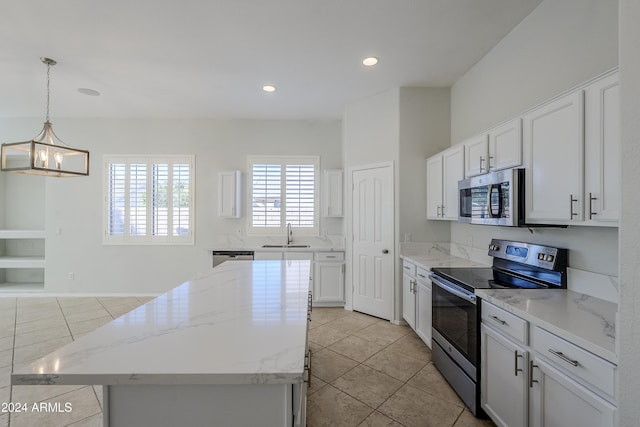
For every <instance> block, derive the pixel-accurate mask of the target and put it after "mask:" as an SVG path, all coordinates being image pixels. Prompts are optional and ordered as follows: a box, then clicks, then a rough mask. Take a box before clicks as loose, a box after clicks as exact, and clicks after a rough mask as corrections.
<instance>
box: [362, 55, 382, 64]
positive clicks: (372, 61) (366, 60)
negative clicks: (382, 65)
mask: <svg viewBox="0 0 640 427" xmlns="http://www.w3.org/2000/svg"><path fill="white" fill-rule="evenodd" d="M377 63H378V58H376V57H375V56H369V57H368V58H364V59H363V60H362V65H364V66H365V67H373V66H374V65H376V64H377Z"/></svg>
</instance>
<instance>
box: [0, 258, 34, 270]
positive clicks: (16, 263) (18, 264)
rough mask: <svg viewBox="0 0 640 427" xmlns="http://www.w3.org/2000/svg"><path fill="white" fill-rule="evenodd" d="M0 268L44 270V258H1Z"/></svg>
mask: <svg viewBox="0 0 640 427" xmlns="http://www.w3.org/2000/svg"><path fill="white" fill-rule="evenodd" d="M0 268H44V257H43V256H0Z"/></svg>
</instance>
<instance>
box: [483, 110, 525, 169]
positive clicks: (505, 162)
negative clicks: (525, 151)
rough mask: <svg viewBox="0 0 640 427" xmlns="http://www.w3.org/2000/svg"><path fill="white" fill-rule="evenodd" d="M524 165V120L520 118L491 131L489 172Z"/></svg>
mask: <svg viewBox="0 0 640 427" xmlns="http://www.w3.org/2000/svg"><path fill="white" fill-rule="evenodd" d="M521 165H522V120H521V119H520V117H518V118H517V119H514V120H511V121H509V122H507V123H504V124H502V125H500V126H497V127H495V128H493V129H491V130H490V131H489V171H490V172H493V171H499V170H502V169H509V168H515V167H517V166H521Z"/></svg>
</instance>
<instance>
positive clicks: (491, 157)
mask: <svg viewBox="0 0 640 427" xmlns="http://www.w3.org/2000/svg"><path fill="white" fill-rule="evenodd" d="M491 159H493V156H489V170H491V169H494V168H495V166H491Z"/></svg>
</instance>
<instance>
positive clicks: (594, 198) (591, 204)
mask: <svg viewBox="0 0 640 427" xmlns="http://www.w3.org/2000/svg"><path fill="white" fill-rule="evenodd" d="M594 200H598V198H597V197H593V195H592V193H589V219H593V216H594V215H598V213H597V212H594V211H593V201H594Z"/></svg>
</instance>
